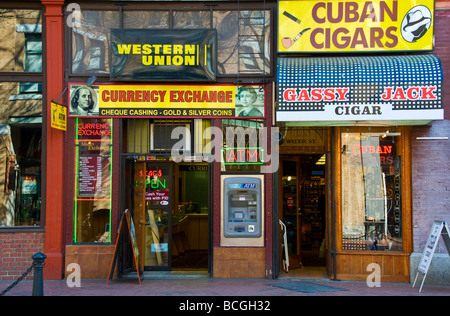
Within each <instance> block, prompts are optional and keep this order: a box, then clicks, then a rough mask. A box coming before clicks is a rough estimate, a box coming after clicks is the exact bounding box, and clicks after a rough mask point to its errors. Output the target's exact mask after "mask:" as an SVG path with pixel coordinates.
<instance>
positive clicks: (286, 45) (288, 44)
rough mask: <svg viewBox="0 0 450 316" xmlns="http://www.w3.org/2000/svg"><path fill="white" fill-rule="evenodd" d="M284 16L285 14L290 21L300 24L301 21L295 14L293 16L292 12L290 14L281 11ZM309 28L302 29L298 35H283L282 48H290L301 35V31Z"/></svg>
mask: <svg viewBox="0 0 450 316" xmlns="http://www.w3.org/2000/svg"><path fill="white" fill-rule="evenodd" d="M283 15H284V16H287V17H288V18H289V19H291V20H292V21H294V22H295V23H297V24H300V23H301V21H300V20H299V19H297V18H296V17H295V16H293V15H292V14H290V13H289V12H287V11H284V12H283ZM310 29H311V28H306V29H304V30H303V31H301V32H300V33H298V35H297V36H296V37H295V38H294V39H292V38H290V37H284V38H283V39H282V40H281V44H282V45H283V47H284V48H286V49H288V48H290V47H291V46H292V45H294V43H295V42H296V41H297V40H298V39H299V38H300V37H301V36H302V35H303V33H305V32H306V31H308V30H310Z"/></svg>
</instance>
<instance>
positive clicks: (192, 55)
mask: <svg viewBox="0 0 450 316" xmlns="http://www.w3.org/2000/svg"><path fill="white" fill-rule="evenodd" d="M216 42H217V33H216V30H210V29H207V30H187V29H182V30H173V29H170V30H167V29H165V30H148V29H112V30H111V43H112V49H111V51H112V56H111V59H112V65H111V80H120V81H215V79H216V60H217V52H216V51H217V44H216Z"/></svg>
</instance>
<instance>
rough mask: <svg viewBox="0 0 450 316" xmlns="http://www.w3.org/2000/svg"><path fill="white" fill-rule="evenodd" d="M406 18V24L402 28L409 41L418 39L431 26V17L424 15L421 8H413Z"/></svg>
mask: <svg viewBox="0 0 450 316" xmlns="http://www.w3.org/2000/svg"><path fill="white" fill-rule="evenodd" d="M405 18H406V24H405V25H404V26H403V28H402V34H403V37H404V38H405V39H407V38H408V39H409V40H408V39H407V40H408V41H409V42H415V41H417V40H418V39H419V38H421V37H422V36H424V35H425V33H426V32H427V31H428V29H429V28H430V24H431V18H430V17H426V16H424V15H423V12H422V11H421V10H415V11H412V10H411V11H409V12H408V14H407V15H406V17H405ZM405 35H406V36H405Z"/></svg>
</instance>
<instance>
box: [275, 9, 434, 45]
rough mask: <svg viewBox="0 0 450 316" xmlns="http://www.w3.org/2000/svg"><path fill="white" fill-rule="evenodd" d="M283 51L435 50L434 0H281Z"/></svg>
mask: <svg viewBox="0 0 450 316" xmlns="http://www.w3.org/2000/svg"><path fill="white" fill-rule="evenodd" d="M278 12H279V19H278V21H279V26H278V31H279V36H278V38H279V42H278V51H279V52H286V53H288V52H289V53H290V52H296V53H299V52H300V53H306V52H308V53H325V52H375V51H377V52H379V51H387V52H392V51H431V50H432V49H433V34H434V30H433V24H434V21H433V18H434V0H401V1H400V0H386V1H381V0H374V1H361V0H353V1H345V0H328V1H279V2H278Z"/></svg>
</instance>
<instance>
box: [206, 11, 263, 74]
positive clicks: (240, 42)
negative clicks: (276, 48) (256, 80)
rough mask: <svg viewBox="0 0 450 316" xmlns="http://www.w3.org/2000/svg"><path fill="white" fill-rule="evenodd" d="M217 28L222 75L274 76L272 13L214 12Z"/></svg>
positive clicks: (219, 70)
mask: <svg viewBox="0 0 450 316" xmlns="http://www.w3.org/2000/svg"><path fill="white" fill-rule="evenodd" d="M213 28H215V29H217V35H218V38H219V42H218V44H219V45H218V57H217V63H218V73H219V74H220V75H236V74H239V75H252V74H253V75H254V74H259V75H261V74H269V73H270V42H271V41H270V38H271V25H270V11H268V10H267V11H262V10H242V11H214V25H213Z"/></svg>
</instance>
